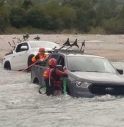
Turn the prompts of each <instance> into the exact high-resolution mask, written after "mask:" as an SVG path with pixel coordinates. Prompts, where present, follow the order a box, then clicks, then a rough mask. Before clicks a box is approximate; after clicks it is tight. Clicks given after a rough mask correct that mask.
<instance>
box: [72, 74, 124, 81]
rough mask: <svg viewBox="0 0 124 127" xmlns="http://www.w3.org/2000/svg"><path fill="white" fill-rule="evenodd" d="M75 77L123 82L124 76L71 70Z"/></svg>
mask: <svg viewBox="0 0 124 127" xmlns="http://www.w3.org/2000/svg"><path fill="white" fill-rule="evenodd" d="M71 73H72V75H73V76H74V77H75V78H79V79H80V80H81V79H82V80H89V81H96V82H116V83H124V76H122V75H119V74H112V73H98V72H71Z"/></svg>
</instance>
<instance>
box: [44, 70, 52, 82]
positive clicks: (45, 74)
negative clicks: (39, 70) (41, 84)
mask: <svg viewBox="0 0 124 127" xmlns="http://www.w3.org/2000/svg"><path fill="white" fill-rule="evenodd" d="M43 77H44V79H45V80H46V79H49V78H50V68H47V69H46V70H45V71H44V72H43Z"/></svg>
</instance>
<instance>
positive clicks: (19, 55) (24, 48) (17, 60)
mask: <svg viewBox="0 0 124 127" xmlns="http://www.w3.org/2000/svg"><path fill="white" fill-rule="evenodd" d="M28 50H29V46H28V44H27V43H21V44H19V45H18V46H17V47H16V49H15V52H14V54H13V57H12V59H11V63H12V66H15V69H18V70H19V69H25V68H27V60H28V55H29V54H28Z"/></svg>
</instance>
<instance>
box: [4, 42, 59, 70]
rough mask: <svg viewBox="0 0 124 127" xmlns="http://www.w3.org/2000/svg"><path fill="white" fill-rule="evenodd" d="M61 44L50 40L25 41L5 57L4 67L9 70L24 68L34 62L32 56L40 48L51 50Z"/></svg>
mask: <svg viewBox="0 0 124 127" xmlns="http://www.w3.org/2000/svg"><path fill="white" fill-rule="evenodd" d="M55 47H57V48H59V47H60V46H59V45H58V44H56V43H54V42H50V41H39V40H37V41H36V40H35V41H24V42H21V43H19V44H17V45H16V47H15V48H14V49H13V51H11V52H10V53H8V54H6V55H5V56H4V58H3V67H4V68H5V69H8V70H23V69H25V68H28V67H29V66H30V65H31V64H32V61H31V59H32V57H33V56H34V55H36V54H37V53H38V50H39V48H45V50H46V51H51V50H53V48H55Z"/></svg>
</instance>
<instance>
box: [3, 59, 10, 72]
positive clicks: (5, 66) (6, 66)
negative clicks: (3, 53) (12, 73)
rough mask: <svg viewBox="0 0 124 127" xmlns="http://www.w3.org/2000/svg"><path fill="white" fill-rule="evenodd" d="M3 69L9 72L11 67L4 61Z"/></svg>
mask: <svg viewBox="0 0 124 127" xmlns="http://www.w3.org/2000/svg"><path fill="white" fill-rule="evenodd" d="M4 69H6V70H11V65H10V62H9V61H6V62H5V64H4Z"/></svg>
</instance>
